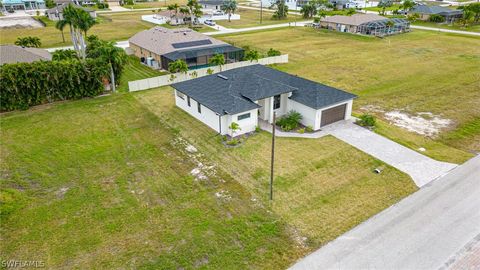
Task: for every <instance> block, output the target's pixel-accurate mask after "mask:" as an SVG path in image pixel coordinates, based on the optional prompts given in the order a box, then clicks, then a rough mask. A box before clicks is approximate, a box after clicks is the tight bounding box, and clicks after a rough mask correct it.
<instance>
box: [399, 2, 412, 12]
mask: <svg viewBox="0 0 480 270" xmlns="http://www.w3.org/2000/svg"><path fill="white" fill-rule="evenodd" d="M414 6H415V2H413V1H412V0H404V1H403V3H402V5H401V7H402V9H403V10H404V11H407V12H408V11H410V10H411V9H412V8H413V7H414Z"/></svg>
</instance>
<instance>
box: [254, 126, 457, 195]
mask: <svg viewBox="0 0 480 270" xmlns="http://www.w3.org/2000/svg"><path fill="white" fill-rule="evenodd" d="M259 125H260V128H262V129H264V130H267V131H268V132H271V126H270V125H268V124H267V123H266V122H263V121H260V122H259ZM275 133H276V136H278V137H300V138H312V139H315V138H320V137H323V136H326V135H332V136H335V137H336V138H338V139H340V140H342V141H344V142H346V143H348V144H350V145H352V146H354V147H355V148H357V149H360V150H361V151H363V152H365V153H367V154H369V155H371V156H373V157H375V158H377V159H379V160H381V161H383V162H385V163H387V164H389V165H390V166H393V167H395V168H397V169H399V170H400V171H402V172H404V173H407V174H408V175H410V177H412V179H413V181H414V182H415V184H416V185H417V186H418V187H422V186H424V185H426V184H428V183H430V182H431V181H433V180H435V179H437V178H439V177H441V176H443V175H445V174H447V173H448V172H449V171H450V170H452V169H453V168H455V167H456V166H457V165H456V164H452V163H447V162H440V161H436V160H434V159H431V158H429V157H427V156H424V155H422V154H420V153H418V152H415V151H413V150H412V149H410V148H407V147H405V146H403V145H400V144H398V143H396V142H394V141H391V140H389V139H387V138H385V137H383V136H381V135H378V134H376V133H375V132H372V131H370V130H368V129H365V128H363V127H360V126H358V125H355V124H354V123H353V122H352V121H350V120H348V121H340V122H337V123H334V124H331V125H328V126H326V127H324V128H322V130H321V131H318V132H315V133H304V134H299V133H294V132H283V131H281V130H278V129H277V130H276V132H275Z"/></svg>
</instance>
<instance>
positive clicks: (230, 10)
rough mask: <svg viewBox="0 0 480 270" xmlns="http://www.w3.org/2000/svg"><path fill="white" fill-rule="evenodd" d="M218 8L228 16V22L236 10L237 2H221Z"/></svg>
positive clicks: (230, 0)
mask: <svg viewBox="0 0 480 270" xmlns="http://www.w3.org/2000/svg"><path fill="white" fill-rule="evenodd" d="M220 8H221V9H222V11H223V12H225V13H227V14H228V21H229V22H230V17H232V14H235V11H236V10H237V1H235V0H227V1H225V2H223V4H222V6H221V7H220Z"/></svg>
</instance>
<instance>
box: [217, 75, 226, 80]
mask: <svg viewBox="0 0 480 270" xmlns="http://www.w3.org/2000/svg"><path fill="white" fill-rule="evenodd" d="M217 77H219V78H222V79H224V80H228V77H225V76H223V75H222V74H217Z"/></svg>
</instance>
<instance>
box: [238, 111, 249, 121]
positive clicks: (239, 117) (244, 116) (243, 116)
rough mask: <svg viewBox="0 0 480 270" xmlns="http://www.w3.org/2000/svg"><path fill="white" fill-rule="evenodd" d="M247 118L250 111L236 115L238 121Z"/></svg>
mask: <svg viewBox="0 0 480 270" xmlns="http://www.w3.org/2000/svg"><path fill="white" fill-rule="evenodd" d="M247 118H250V113H244V114H240V115H239V116H237V120H238V121H240V120H243V119H247Z"/></svg>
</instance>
